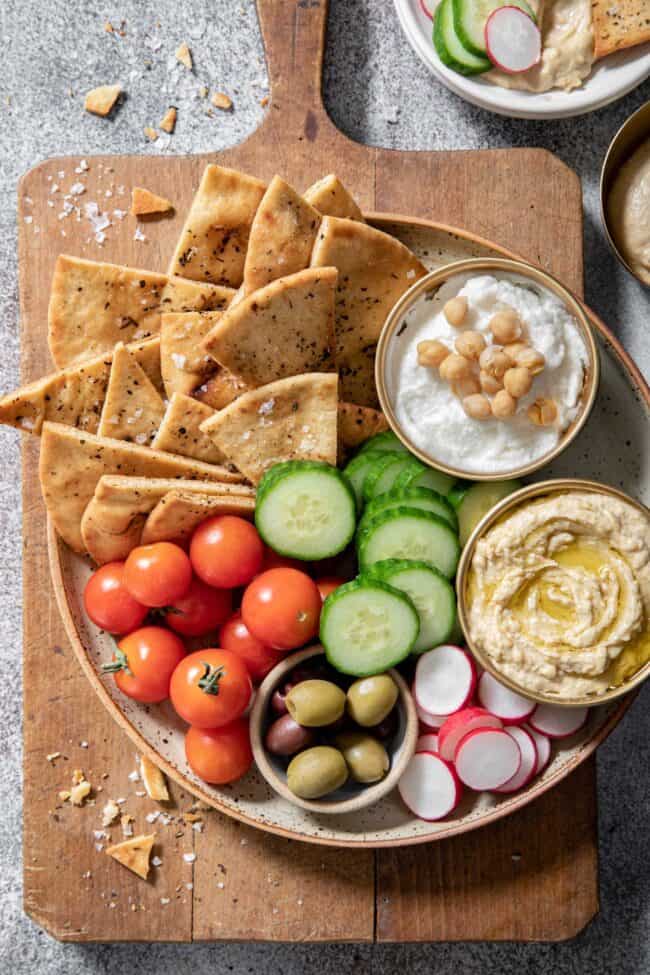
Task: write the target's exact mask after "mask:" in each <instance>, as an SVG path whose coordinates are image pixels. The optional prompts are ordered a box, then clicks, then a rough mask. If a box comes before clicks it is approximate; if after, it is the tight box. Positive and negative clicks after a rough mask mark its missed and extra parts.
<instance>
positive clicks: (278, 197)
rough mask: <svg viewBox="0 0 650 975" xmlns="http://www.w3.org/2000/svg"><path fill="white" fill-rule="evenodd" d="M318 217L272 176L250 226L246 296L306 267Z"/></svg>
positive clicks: (245, 283) (291, 188)
mask: <svg viewBox="0 0 650 975" xmlns="http://www.w3.org/2000/svg"><path fill="white" fill-rule="evenodd" d="M320 220H321V215H320V213H319V212H318V210H316V209H314V207H313V206H310V204H309V203H307V201H306V200H305V199H303V197H301V196H300V194H299V193H298V192H297V191H296V190H294V188H293V187H292V186H289V184H288V183H285V181H284V180H283V179H280V177H279V176H274V177H273V179H272V180H271V182H270V183H269V186H268V189H267V191H266V193H265V194H264V196H263V197H262V201H261V203H260V205H259V207H258V208H257V212H256V214H255V217H254V219H253V223H252V226H251V232H250V238H249V241H248V250H247V251H246V263H245V265H244V288H245V292H246V294H251V292H253V291H256V290H257V289H258V288H263V287H264V286H265V285H267V284H270V283H271V281H275V280H276V278H283V277H286V276H287V275H288V274H294V273H295V272H296V271H301V270H302V269H303V268H306V267H308V266H309V259H310V257H311V251H312V247H313V246H314V241H315V240H316V233H317V231H318V226H319V224H320Z"/></svg>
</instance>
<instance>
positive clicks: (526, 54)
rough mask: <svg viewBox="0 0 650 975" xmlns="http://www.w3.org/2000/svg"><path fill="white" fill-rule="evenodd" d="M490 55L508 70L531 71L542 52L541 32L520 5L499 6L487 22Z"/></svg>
mask: <svg viewBox="0 0 650 975" xmlns="http://www.w3.org/2000/svg"><path fill="white" fill-rule="evenodd" d="M485 47H486V49H487V56H488V57H489V59H490V61H491V62H492V64H493V65H494V66H495V67H496V68H500V69H501V71H505V72H506V73H507V74H519V73H520V72H522V71H528V70H529V69H530V68H533V67H534V66H535V65H536V64H538V63H539V60H540V58H541V56H542V35H541V33H540V30H539V27H538V26H537V24H536V23H535V21H534V20H533V19H532V18H531V17H529V16H528V14H525V13H524V12H523V10H520V9H519V8H518V7H497V9H496V10H494V11H493V12H492V13H491V14H490V16H489V17H488V19H487V22H486V24H485Z"/></svg>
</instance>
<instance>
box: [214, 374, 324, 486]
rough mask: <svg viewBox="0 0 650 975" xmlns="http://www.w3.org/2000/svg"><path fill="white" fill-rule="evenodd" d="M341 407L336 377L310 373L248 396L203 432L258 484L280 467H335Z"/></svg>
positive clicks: (264, 388)
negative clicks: (311, 463) (300, 463)
mask: <svg viewBox="0 0 650 975" xmlns="http://www.w3.org/2000/svg"><path fill="white" fill-rule="evenodd" d="M337 404H338V376H337V375H336V373H327V372H326V373H306V374H305V375H302V376H291V377H289V378H288V379H280V380H278V381H277V382H274V383H269V384H268V385H266V386H262V387H260V388H259V389H254V390H251V391H250V392H249V393H244V394H243V395H242V396H240V397H239V398H238V399H236V400H235V402H234V403H231V404H230V406H227V407H226V408H225V409H223V410H220V411H219V412H218V413H215V415H214V416H213V417H211V419H209V420H206V421H205V423H203V424H202V425H201V429H202V430H203V432H204V433H206V434H208V435H209V436H210V437H211V438H212V440H214V442H215V444H216V445H217V447H219V449H220V450H222V451H223V453H224V454H225V456H227V457H228V458H229V459H230V460H231V461H232V463H233V464H235V466H236V467H237V468H238V469H239V470H240V471H241V472H242V474H244V475H245V476H246V477H247V478H248V479H249V480H250V481H252V482H253V484H257V483H258V482H259V481H260V480H261V478H262V476H263V475H264V473H265V471H267V470H268V468H269V467H272V466H273V464H278V463H280V462H281V461H285V460H322V461H326V462H327V463H329V464H336V449H337V444H336V428H337Z"/></svg>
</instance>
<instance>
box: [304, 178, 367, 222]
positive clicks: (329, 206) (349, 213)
mask: <svg viewBox="0 0 650 975" xmlns="http://www.w3.org/2000/svg"><path fill="white" fill-rule="evenodd" d="M304 198H305V200H307V202H308V203H311V205H312V206H313V207H315V208H316V210H318V212H319V213H321V214H322V215H323V216H324V217H348V219H350V220H359V221H360V222H361V223H365V221H364V219H363V214H362V213H361V210H360V209H359V207H358V206H357V204H356V202H355V200H354V199H353V197H352V196H351V195H350V193H349V192H348V191H347V190H346V188H345V186H344V185H343V183H342V182H341V180H340V179H339V178H338V176H335V175H334V173H330V174H329V176H323V178H322V179H319V180H318V182H316V183H314V184H313V185H312V186H310V187H309V189H308V190H305V193H304Z"/></svg>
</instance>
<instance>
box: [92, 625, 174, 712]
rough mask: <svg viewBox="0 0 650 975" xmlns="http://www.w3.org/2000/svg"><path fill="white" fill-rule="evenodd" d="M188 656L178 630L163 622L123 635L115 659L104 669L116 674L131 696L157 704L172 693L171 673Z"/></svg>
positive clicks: (118, 680) (125, 691)
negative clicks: (171, 629) (170, 684)
mask: <svg viewBox="0 0 650 975" xmlns="http://www.w3.org/2000/svg"><path fill="white" fill-rule="evenodd" d="M184 656H185V646H184V644H183V641H182V640H181V639H180V637H177V636H176V634H175V633H171V632H170V631H169V630H166V629H165V628H164V627H162V626H143V627H142V628H141V629H139V630H134V631H133V633H129V635H128V636H125V637H122V639H121V640H120V642H119V643H118V644H117V648H116V650H115V653H114V655H113V661H112V663H110V664H104V666H103V667H102V670H104V672H105V673H109V674H113V675H114V676H115V683H116V684H117V686H118V687H119V689H120V690H121V691H122V693H123V694H126V695H127V697H132V698H133V699H134V700H135V701H141V702H142V703H144V704H157V703H158V702H159V701H164V700H165V698H167V697H169V682H170V680H171V676H172V674H173V672H174V670H175V668H176V667H177V666H178V664H179V663H180V662H181V660H182V659H183V657H184Z"/></svg>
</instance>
